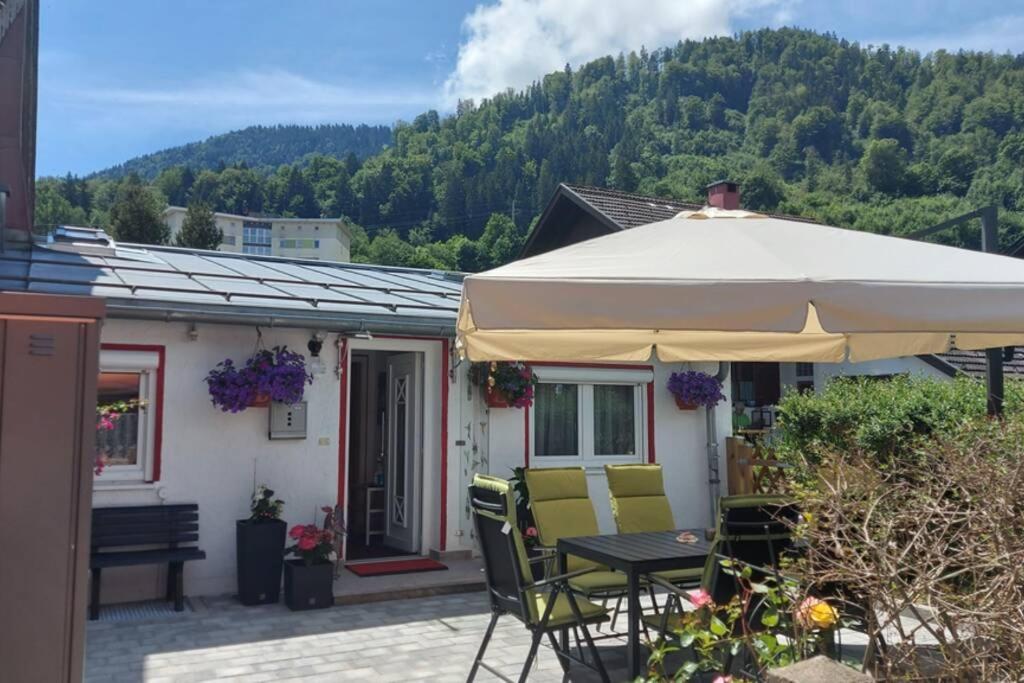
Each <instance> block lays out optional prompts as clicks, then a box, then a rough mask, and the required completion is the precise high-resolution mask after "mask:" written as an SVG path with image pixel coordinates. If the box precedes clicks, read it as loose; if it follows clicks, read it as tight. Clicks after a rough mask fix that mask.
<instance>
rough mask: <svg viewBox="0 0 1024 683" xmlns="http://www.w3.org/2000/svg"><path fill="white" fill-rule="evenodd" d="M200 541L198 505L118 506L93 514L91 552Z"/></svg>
mask: <svg viewBox="0 0 1024 683" xmlns="http://www.w3.org/2000/svg"><path fill="white" fill-rule="evenodd" d="M198 540H199V505H198V504H196V503H168V504H166V505H116V506H111V507H98V508H93V510H92V535H91V538H90V545H91V547H92V550H94V551H95V550H99V549H100V548H116V547H125V546H135V545H162V546H170V547H172V548H173V547H176V546H178V545H179V544H182V543H195V542H197V541H198Z"/></svg>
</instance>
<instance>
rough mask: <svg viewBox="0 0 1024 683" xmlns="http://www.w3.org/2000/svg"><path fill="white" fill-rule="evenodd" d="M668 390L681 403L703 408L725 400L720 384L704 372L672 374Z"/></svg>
mask: <svg viewBox="0 0 1024 683" xmlns="http://www.w3.org/2000/svg"><path fill="white" fill-rule="evenodd" d="M668 390H669V391H670V392H671V393H672V395H673V396H675V397H676V398H677V399H678V400H679V401H681V402H683V403H687V404H690V405H695V406H704V407H705V408H713V407H714V406H715V404H717V403H719V402H720V401H724V400H725V394H723V393H722V385H721V383H720V382H719V381H718V380H717V379H715V378H714V377H712V376H711V375H709V374H707V373H706V372H697V371H695V370H688V371H687V372H673V373H672V375H671V376H670V377H669V378H668Z"/></svg>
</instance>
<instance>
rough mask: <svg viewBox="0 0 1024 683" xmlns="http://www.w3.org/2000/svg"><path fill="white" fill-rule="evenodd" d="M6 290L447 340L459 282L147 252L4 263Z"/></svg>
mask: <svg viewBox="0 0 1024 683" xmlns="http://www.w3.org/2000/svg"><path fill="white" fill-rule="evenodd" d="M0 289H6V290H14V291H22V292H40V293H47V294H79V295H93V296H100V297H103V298H105V299H106V301H107V310H108V315H110V317H116V318H141V319H158V320H181V321H208V322H222V323H239V324H259V325H268V326H269V325H279V326H298V327H309V328H314V329H325V330H350V331H362V330H366V331H370V332H380V333H391V334H402V333H405V334H423V335H434V336H448V335H450V334H452V333H453V331H454V323H455V317H456V314H457V313H458V308H459V298H460V295H461V292H462V275H461V274H458V273H448V272H440V271H430V270H418V269H413V268H397V267H390V266H370V265H360V264H353V263H338V262H334V261H313V260H303V259H288V258H277V257H271V256H253V255H248V254H233V253H225V252H217V251H204V250H198V249H179V248H173V247H156V246H148V245H117V246H116V247H103V246H102V245H101V246H95V247H91V248H90V247H84V248H82V247H81V245H75V246H74V247H72V246H69V245H59V244H58V245H53V246H42V245H38V244H37V245H35V246H33V247H32V248H31V249H30V250H22V251H15V250H10V251H8V252H6V253H0Z"/></svg>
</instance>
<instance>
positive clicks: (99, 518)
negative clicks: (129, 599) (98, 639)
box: [89, 503, 206, 620]
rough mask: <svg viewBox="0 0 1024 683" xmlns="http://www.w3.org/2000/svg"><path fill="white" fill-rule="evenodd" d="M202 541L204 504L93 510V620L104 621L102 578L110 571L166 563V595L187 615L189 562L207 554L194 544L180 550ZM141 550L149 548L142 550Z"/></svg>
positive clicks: (130, 506) (132, 506)
mask: <svg viewBox="0 0 1024 683" xmlns="http://www.w3.org/2000/svg"><path fill="white" fill-rule="evenodd" d="M198 540H199V506H198V505H197V504H195V503H182V504H173V505H124V506H116V507H99V508H93V511H92V543H91V551H90V555H89V569H90V570H91V571H92V586H91V589H92V590H91V595H90V599H89V619H90V620H95V619H98V618H99V615H100V580H101V577H102V572H103V570H104V569H105V568H107V567H131V566H136V565H145V564H165V563H166V564H167V596H166V597H167V600H174V610H175V611H176V612H180V611H182V610H183V609H184V594H183V581H182V576H183V574H184V564H185V562H188V561H189V560H202V559H205V558H206V553H205V552H204V551H202V550H200V549H199V548H196V547H194V546H192V545H187V546H185V547H181V544H192V543H196V542H197V541H198ZM142 546H145V547H146V548H145V549H139V548H140V547H142ZM153 546H159V547H156V548H153ZM108 548H135V549H131V550H124V549H123V550H107V549H108Z"/></svg>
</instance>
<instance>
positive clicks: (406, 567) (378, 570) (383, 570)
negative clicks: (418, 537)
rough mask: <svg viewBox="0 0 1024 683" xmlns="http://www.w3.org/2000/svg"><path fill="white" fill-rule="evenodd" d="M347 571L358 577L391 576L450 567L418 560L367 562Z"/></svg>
mask: <svg viewBox="0 0 1024 683" xmlns="http://www.w3.org/2000/svg"><path fill="white" fill-rule="evenodd" d="M345 569H347V570H349V571H350V572H352V573H353V574H355V575H356V576H362V577H367V576H389V575H393V574H415V573H416V572H437V571H441V570H447V569H448V567H446V566H445V565H443V564H441V563H440V562H437V561H435V560H428V559H426V558H417V559H415V560H391V561H390V562H366V563H363V564H347V565H345Z"/></svg>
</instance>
